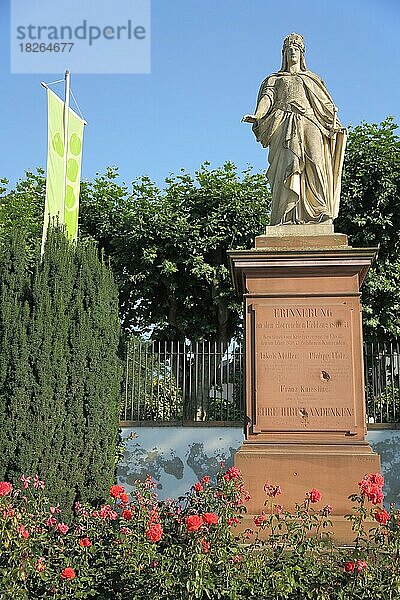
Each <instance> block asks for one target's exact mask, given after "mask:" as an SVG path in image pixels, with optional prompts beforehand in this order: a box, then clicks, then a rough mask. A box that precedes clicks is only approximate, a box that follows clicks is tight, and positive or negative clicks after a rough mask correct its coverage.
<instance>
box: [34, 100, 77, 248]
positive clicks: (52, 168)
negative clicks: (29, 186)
mask: <svg viewBox="0 0 400 600" xmlns="http://www.w3.org/2000/svg"><path fill="white" fill-rule="evenodd" d="M47 100H48V140H47V177H46V200H45V208H44V225H43V238H42V252H43V249H44V243H45V241H46V235H47V228H48V226H49V222H54V223H55V224H56V223H59V224H60V225H64V226H65V232H66V235H67V237H68V238H69V239H70V240H76V237H77V233H78V212H79V189H80V177H81V164H82V140H83V127H84V121H83V120H82V119H81V118H80V117H78V115H77V114H75V113H74V111H73V110H72V109H69V110H68V149H67V153H65V148H64V139H65V135H64V106H65V105H64V102H63V101H62V100H61V99H60V98H59V97H58V96H57V95H56V94H55V93H54V92H52V91H51V90H49V89H48V90H47Z"/></svg>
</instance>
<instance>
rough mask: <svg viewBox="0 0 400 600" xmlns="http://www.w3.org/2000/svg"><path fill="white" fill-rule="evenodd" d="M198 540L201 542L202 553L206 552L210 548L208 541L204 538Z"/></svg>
mask: <svg viewBox="0 0 400 600" xmlns="http://www.w3.org/2000/svg"><path fill="white" fill-rule="evenodd" d="M200 542H201V545H202V548H203V552H204V554H207V552H208V551H209V550H210V548H211V544H210V542H207V541H206V540H205V539H204V538H203V539H202V540H200Z"/></svg>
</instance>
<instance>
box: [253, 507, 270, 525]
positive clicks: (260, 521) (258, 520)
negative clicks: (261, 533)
mask: <svg viewBox="0 0 400 600" xmlns="http://www.w3.org/2000/svg"><path fill="white" fill-rule="evenodd" d="M266 520H267V515H266V514H265V513H264V511H263V512H262V513H261V515H259V516H258V517H254V518H253V521H254V525H256V526H257V527H261V525H262V524H263V523H264V521H266Z"/></svg>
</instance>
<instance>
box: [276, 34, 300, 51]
mask: <svg viewBox="0 0 400 600" xmlns="http://www.w3.org/2000/svg"><path fill="white" fill-rule="evenodd" d="M291 44H295V45H296V46H298V47H299V48H300V50H301V51H302V52H305V49H306V48H305V46H304V38H303V36H302V35H300V33H290V34H289V35H287V36H286V37H285V39H284V40H283V48H282V52H284V51H285V50H286V48H287V47H288V46H290V45H291Z"/></svg>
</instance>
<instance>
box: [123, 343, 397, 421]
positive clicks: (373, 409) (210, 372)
mask: <svg viewBox="0 0 400 600" xmlns="http://www.w3.org/2000/svg"><path fill="white" fill-rule="evenodd" d="M364 360H365V391H366V406H367V419H368V422H370V423H396V422H400V395H399V390H400V348H399V344H393V343H368V344H364ZM243 361H244V357H243V348H242V345H241V344H240V343H238V342H236V341H231V342H230V343H229V344H222V343H218V342H208V341H204V342H158V341H148V342H144V341H139V340H133V341H130V342H129V343H128V348H127V355H126V364H125V393H124V396H125V397H124V406H123V410H122V414H121V419H122V420H123V421H197V422H199V421H209V422H210V421H212V422H216V421H220V422H229V421H230V422H243V419H244V397H243V371H244V362H243Z"/></svg>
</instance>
